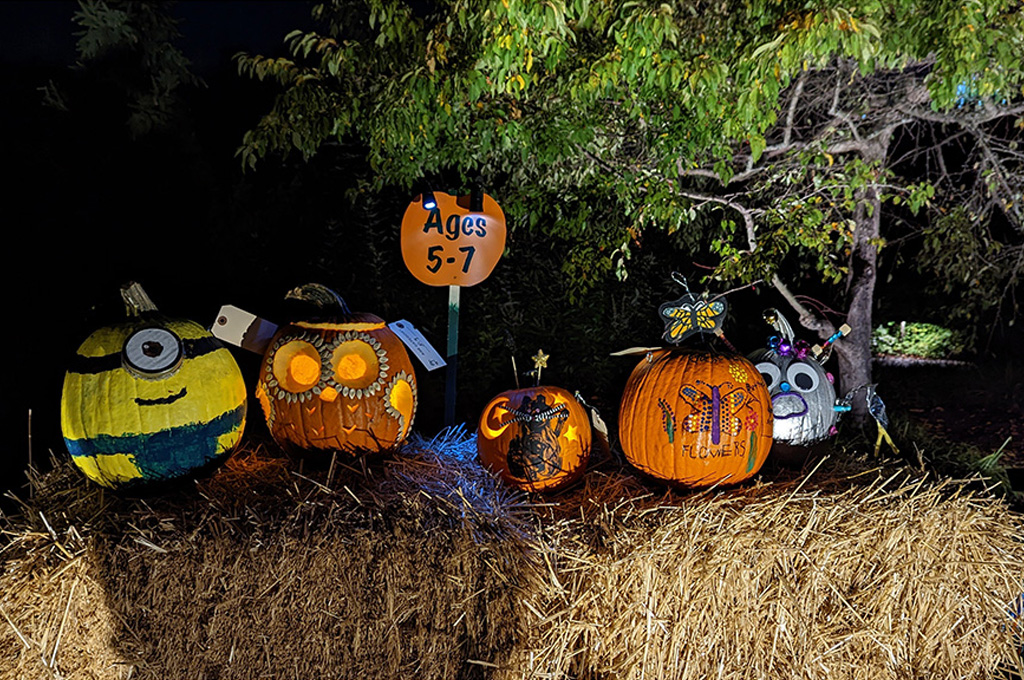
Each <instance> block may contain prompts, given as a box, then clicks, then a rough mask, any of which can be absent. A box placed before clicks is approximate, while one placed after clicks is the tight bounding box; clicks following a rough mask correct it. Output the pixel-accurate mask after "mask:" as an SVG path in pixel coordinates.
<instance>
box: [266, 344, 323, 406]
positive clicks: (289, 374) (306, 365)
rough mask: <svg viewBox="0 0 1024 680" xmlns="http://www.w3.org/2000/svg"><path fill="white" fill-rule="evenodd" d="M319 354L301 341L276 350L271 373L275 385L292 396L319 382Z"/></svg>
mask: <svg viewBox="0 0 1024 680" xmlns="http://www.w3.org/2000/svg"><path fill="white" fill-rule="evenodd" d="M321 363H322V359H321V358H320V352H318V351H317V349H316V347H314V346H313V345H312V344H310V343H308V342H305V341H303V340H292V341H291V342H289V343H287V344H285V345H283V346H282V347H280V348H279V349H278V350H277V353H276V354H274V358H273V369H272V370H273V373H274V378H276V379H277V384H278V385H280V386H281V387H282V388H283V389H285V390H287V391H289V392H291V393H292V394H299V393H300V392H305V391H307V390H309V389H310V388H312V387H314V386H315V385H317V384H318V383H319V382H320V366H321Z"/></svg>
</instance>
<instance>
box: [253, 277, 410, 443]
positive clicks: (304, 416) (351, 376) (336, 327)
mask: <svg viewBox="0 0 1024 680" xmlns="http://www.w3.org/2000/svg"><path fill="white" fill-rule="evenodd" d="M288 297H289V298H292V299H298V300H303V301H307V302H311V303H313V304H315V305H317V306H318V307H320V308H321V309H322V310H323V311H324V314H323V315H321V316H320V317H318V318H314V319H309V320H305V321H295V322H292V323H290V324H287V325H285V326H282V327H281V328H279V329H278V331H277V333H276V334H275V335H274V337H273V339H272V340H271V341H270V344H269V346H268V347H267V351H266V353H265V355H264V357H263V363H262V365H261V367H260V373H259V381H258V384H257V386H256V396H257V398H258V399H259V401H260V405H261V406H262V407H263V414H264V416H266V419H267V427H268V428H269V429H270V433H271V435H272V436H273V437H274V440H275V441H276V442H277V443H278V444H280V445H281V446H282V447H284V448H297V449H307V450H337V451H346V452H355V451H364V452H378V451H383V450H387V449H392V448H394V447H396V446H397V445H398V444H400V443H401V442H402V441H404V440H405V438H406V437H407V436H408V434H409V431H410V429H411V428H412V422H413V417H414V416H415V415H416V403H417V396H416V374H415V372H414V371H413V367H412V362H411V360H410V359H409V354H408V353H407V352H406V351H405V346H404V345H403V344H402V341H401V340H400V339H399V338H398V336H397V335H395V333H394V332H393V331H392V330H391V329H390V328H388V326H387V324H385V323H384V320H383V319H381V318H380V317H378V316H375V315H373V314H357V313H352V312H350V311H349V310H348V307H347V306H346V305H345V303H344V301H343V300H342V299H341V298H340V297H338V296H337V295H336V294H335V293H334V292H333V291H331V290H329V289H327V288H325V287H323V286H320V285H318V284H307V285H305V286H301V287H300V288H297V289H295V290H293V291H291V292H290V293H289V294H288Z"/></svg>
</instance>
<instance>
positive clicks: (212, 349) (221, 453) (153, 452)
mask: <svg viewBox="0 0 1024 680" xmlns="http://www.w3.org/2000/svg"><path fill="white" fill-rule="evenodd" d="M121 295H122V297H123V298H124V301H125V304H126V306H127V309H128V315H129V317H130V318H129V320H128V321H126V322H124V323H121V324H117V325H113V326H107V327H103V328H100V329H98V330H96V331H95V332H94V333H92V334H91V335H90V336H89V337H88V338H86V340H85V342H83V343H82V345H81V347H79V348H78V351H77V352H76V354H75V356H74V359H73V361H72V365H71V367H70V368H69V369H68V371H67V373H66V374H65V377H64V388H63V392H62V395H61V429H62V430H63V433H64V442H65V444H66V445H67V448H68V452H69V453H70V454H71V460H72V461H73V462H74V463H75V465H77V466H78V467H79V468H80V469H81V470H82V472H84V473H85V475H86V476H87V477H88V478H89V479H92V480H93V481H95V482H97V483H99V484H102V485H103V486H107V487H110V488H128V487H131V486H135V485H138V484H141V483H144V482H154V481H166V480H171V479H175V478H178V477H182V476H186V475H188V474H190V473H192V472H194V471H196V470H198V469H199V468H202V467H204V466H206V465H207V464H210V463H213V462H214V461H217V460H219V459H223V458H226V457H227V455H228V454H229V453H230V452H231V450H232V449H233V448H234V446H235V445H236V444H237V443H238V441H239V439H241V437H242V430H243V428H244V426H245V409H246V398H245V384H244V382H243V381H242V374H241V371H240V370H239V369H238V364H236V363H235V359H234V357H233V356H231V353H230V352H229V351H228V350H227V348H225V347H224V346H222V345H221V344H220V342H219V341H218V340H217V339H216V338H214V337H213V336H212V335H211V334H210V333H209V332H208V331H207V330H206V329H205V328H203V327H202V326H200V325H199V324H198V323H195V322H194V321H188V320H184V319H172V318H168V317H165V316H163V315H161V314H160V313H159V312H158V311H157V308H156V306H155V305H154V304H153V303H152V301H151V300H150V299H149V297H148V296H147V295H146V293H145V291H144V290H143V289H142V287H141V286H140V285H139V284H137V283H132V284H128V285H126V286H124V287H123V288H122V290H121Z"/></svg>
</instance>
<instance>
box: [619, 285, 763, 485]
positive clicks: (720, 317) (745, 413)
mask: <svg viewBox="0 0 1024 680" xmlns="http://www.w3.org/2000/svg"><path fill="white" fill-rule="evenodd" d="M676 276H677V275H676ZM680 279H681V277H679V278H676V280H677V281H680ZM682 283H683V285H684V287H685V279H682ZM726 310H727V305H726V302H725V300H724V298H719V299H712V300H707V299H703V298H698V297H697V296H695V295H693V294H692V293H690V291H689V289H688V288H687V290H686V294H685V295H684V296H683V297H682V298H680V299H679V300H675V301H673V302H670V303H665V304H663V305H661V307H659V310H658V311H659V315H660V316H661V317H662V319H663V321H664V322H665V332H664V335H663V338H664V339H665V340H666V341H667V342H669V343H672V344H676V345H678V344H679V343H681V342H682V341H683V340H685V339H687V338H689V337H691V336H695V335H705V334H713V335H715V336H717V337H718V339H719V340H720V341H721V342H722V343H723V344H725V345H726V346H727V348H729V349H728V350H727V351H721V350H718V349H716V348H713V347H711V346H710V345H708V346H705V347H702V348H693V349H684V348H680V347H667V348H666V347H662V348H641V350H640V351H641V352H642V353H643V355H644V357H643V358H642V359H641V360H640V363H639V364H637V366H636V367H635V368H634V369H633V372H632V373H631V374H630V376H629V378H628V380H627V381H626V386H625V388H624V390H623V395H622V400H621V402H620V405H619V443H620V444H621V446H622V450H623V452H624V453H625V454H626V458H627V460H629V462H630V463H631V464H632V465H633V466H634V467H636V468H637V469H638V470H639V471H641V472H643V473H644V474H646V475H648V476H651V477H654V478H656V479H659V480H662V481H666V482H669V483H672V484H678V485H681V486H685V487H690V488H703V487H708V486H713V485H715V484H721V483H726V484H735V483H738V482H742V481H744V480H747V479H749V478H750V477H752V476H754V475H755V474H757V472H758V471H759V470H760V469H761V466H762V465H763V464H764V461H765V459H766V458H767V457H768V452H769V450H770V449H771V444H772V424H773V420H772V407H771V398H770V396H769V395H768V389H767V387H766V386H765V384H764V381H763V380H762V379H761V376H760V374H759V373H758V371H757V370H756V369H755V368H754V365H753V364H752V363H751V362H750V361H749V360H748V359H746V358H745V357H743V356H742V355H740V354H739V353H737V352H735V350H734V349H732V346H731V345H730V344H729V343H728V340H727V339H726V338H725V335H724V333H723V332H722V325H723V322H724V318H725V313H726Z"/></svg>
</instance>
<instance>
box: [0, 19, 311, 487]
mask: <svg viewBox="0 0 1024 680" xmlns="http://www.w3.org/2000/svg"><path fill="white" fill-rule="evenodd" d="M310 8H311V3H309V2H305V1H292V2H214V1H206V0H204V1H203V2H198V1H196V2H179V3H177V4H176V5H175V6H174V10H173V12H174V14H175V16H177V17H179V18H180V20H181V22H180V24H179V30H180V32H181V33H182V36H183V37H182V39H181V40H180V41H178V43H177V46H178V47H179V48H180V49H181V50H182V51H183V52H184V53H185V56H186V57H187V58H188V59H189V60H190V61H191V62H192V67H193V72H194V73H196V74H197V75H199V76H200V77H201V78H203V80H204V81H205V82H206V84H207V87H205V88H203V89H201V90H199V91H196V92H195V93H193V94H192V95H190V96H191V99H190V104H189V105H190V107H191V109H192V111H191V119H192V121H193V125H195V126H196V127H195V129H194V130H193V133H192V134H193V137H192V138H193V139H194V140H195V141H194V144H193V146H192V147H191V148H189V149H176V148H174V146H173V144H169V143H167V142H164V143H163V145H162V146H160V145H158V144H153V143H149V145H148V146H145V145H138V144H134V143H126V142H125V141H124V140H125V139H126V133H125V128H124V125H123V121H119V120H110V118H111V117H110V116H104V114H103V112H104V111H106V110H108V109H109V107H108V109H104V108H103V107H104V106H105V104H104V103H103V102H102V100H100V99H99V96H97V97H94V98H93V99H94V101H92V100H90V99H89V97H90V95H91V92H90V91H89V90H88V89H83V87H84V86H83V85H82V83H85V84H86V86H88V87H92V85H90V83H91V81H89V80H87V79H82V78H80V77H79V76H78V75H76V74H75V73H74V72H73V71H72V70H71V67H72V66H73V65H74V62H75V59H76V56H77V55H76V44H75V41H76V37H75V35H74V33H75V32H76V31H77V30H79V29H78V27H77V26H76V25H75V24H74V23H73V21H72V17H73V15H74V13H75V11H76V10H77V9H78V3H77V2H63V1H61V2H48V1H40V0H36V1H32V2H2V3H0V72H2V73H3V76H2V77H3V89H4V100H5V101H4V106H3V107H0V126H2V127H3V129H4V134H3V135H2V136H0V139H2V140H3V141H0V145H2V147H0V152H2V153H3V158H4V160H5V162H6V164H7V166H8V168H7V169H8V170H13V172H12V173H10V174H8V173H5V175H7V177H8V179H5V182H4V184H5V186H4V190H3V192H2V194H0V195H3V198H4V219H3V224H4V228H3V232H2V233H3V234H4V236H5V243H4V248H3V252H4V255H5V256H6V257H5V260H7V262H6V263H5V264H6V266H5V267H4V268H3V269H2V271H3V272H4V274H3V279H2V282H3V288H4V291H5V297H6V298H7V304H6V307H7V309H6V313H5V317H6V319H7V321H6V322H5V323H4V332H3V333H2V334H0V337H3V340H2V342H0V352H2V354H3V355H4V356H8V357H11V359H10V360H9V369H8V379H9V380H10V381H11V383H10V384H13V385H18V386H19V388H18V389H14V390H5V391H4V396H3V397H0V416H2V420H0V425H2V426H3V431H4V432H5V433H6V434H8V435H9V436H8V437H7V438H6V440H5V442H4V444H5V445H4V447H3V448H2V449H0V492H2V491H3V490H4V489H8V488H14V487H18V486H20V485H21V484H22V483H23V482H24V477H23V476H22V474H21V472H22V470H23V469H24V466H25V462H26V459H27V451H28V434H27V433H28V428H27V420H28V418H27V414H28V410H29V409H32V412H33V415H32V423H33V426H32V433H33V439H32V443H33V447H32V448H33V453H34V456H33V457H34V459H35V460H36V461H37V462H38V461H40V460H44V461H45V460H46V459H47V458H48V453H47V449H53V450H54V451H58V452H59V451H60V450H61V449H62V447H63V442H62V441H61V438H60V429H59V403H60V386H61V381H62V376H63V371H64V367H65V365H66V359H67V357H68V356H69V355H70V352H73V351H74V348H75V347H77V346H78V344H79V343H81V341H82V340H83V339H84V338H85V336H86V335H88V333H89V332H91V330H93V329H95V328H96V327H98V326H99V325H102V324H101V323H98V321H97V320H98V319H100V318H101V317H102V315H101V314H100V313H99V312H98V311H97V310H98V309H99V310H100V311H104V312H105V311H106V310H107V309H117V308H118V307H120V301H119V297H118V294H117V286H118V285H119V284H120V283H123V282H125V281H128V280H140V281H143V282H144V283H145V282H147V281H148V282H152V283H149V284H146V288H147V290H148V291H149V293H150V295H151V296H152V297H153V299H154V301H155V302H156V303H157V304H158V306H160V307H161V309H162V311H165V312H167V313H169V314H171V315H172V316H185V317H187V318H192V319H195V320H197V321H199V322H201V323H206V322H212V319H213V316H214V315H215V313H216V310H217V309H218V308H219V306H220V305H221V304H224V303H227V302H233V303H235V304H240V305H241V306H245V301H244V299H238V298H244V296H242V295H240V294H238V291H243V290H245V288H244V286H245V283H246V282H245V281H242V280H239V277H238V276H237V275H232V274H229V273H225V271H221V272H218V271H215V269H216V263H217V262H218V261H230V259H231V254H230V253H226V252H224V247H223V245H221V246H220V247H221V248H222V250H217V246H215V245H210V244H211V239H210V236H211V235H212V232H213V231H214V230H215V229H216V225H218V224H220V223H219V222H217V217H215V216H213V215H211V206H215V205H220V204H223V203H224V202H225V201H224V200H223V199H224V197H225V196H227V195H229V194H230V191H231V187H232V182H235V181H236V176H237V175H239V174H240V168H238V163H237V161H236V160H235V159H234V157H233V154H234V150H235V149H236V148H237V146H238V145H239V143H240V141H241V134H242V133H243V132H244V130H245V129H247V128H248V127H249V126H251V125H252V124H254V123H255V122H256V120H257V119H258V116H259V115H260V113H262V112H264V111H265V110H266V109H267V108H268V107H269V103H270V101H271V100H272V96H273V90H272V88H271V87H270V86H268V85H267V84H260V83H256V82H254V81H250V80H248V79H243V78H242V77H240V76H238V75H237V69H236V67H235V65H234V63H233V61H232V56H233V55H234V54H235V53H236V52H239V51H246V52H250V53H259V54H264V55H268V56H284V55H285V54H286V50H285V46H284V36H285V35H286V34H287V33H288V32H289V31H291V30H293V29H296V28H301V29H311V28H313V22H312V20H311V18H310ZM76 78H78V80H76ZM50 80H54V81H57V82H68V83H72V84H77V86H78V87H79V91H78V92H77V93H76V94H77V96H78V97H79V99H78V100H77V101H76V104H79V105H81V106H80V108H79V109H77V110H75V111H74V112H73V113H72V114H61V113H59V112H56V111H54V110H52V109H49V108H47V107H44V106H43V104H42V100H41V94H40V90H39V88H41V87H42V86H43V85H45V84H46V83H47V82H48V81H50ZM83 111H84V115H83ZM186 154H191V155H190V156H186ZM183 158H187V160H188V161H189V162H190V163H194V162H195V161H196V159H198V161H200V163H198V164H196V165H194V166H193V165H182V166H179V165H176V164H177V163H179V162H180V161H181V159H183ZM178 167H186V168H188V170H187V171H185V172H180V171H179V170H178ZM194 168H199V171H195V169H194ZM11 177H13V179H11ZM221 217H222V216H221ZM211 262H212V263H213V265H212V266H211V265H210V263H211ZM229 279H231V280H230V281H229ZM229 284H230V285H229ZM233 296H234V297H233ZM168 307H170V309H168ZM103 322H104V323H106V322H107V320H106V319H104V320H103ZM243 368H244V366H243Z"/></svg>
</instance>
